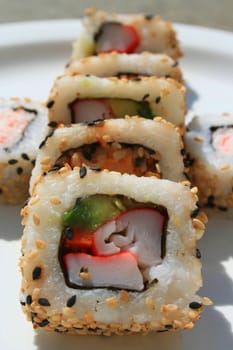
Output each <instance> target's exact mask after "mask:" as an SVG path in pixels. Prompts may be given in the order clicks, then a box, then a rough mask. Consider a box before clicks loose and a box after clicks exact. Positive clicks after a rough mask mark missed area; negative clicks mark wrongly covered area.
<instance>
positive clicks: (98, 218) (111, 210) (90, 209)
mask: <svg viewBox="0 0 233 350" xmlns="http://www.w3.org/2000/svg"><path fill="white" fill-rule="evenodd" d="M123 210H124V205H123V204H121V205H119V198H116V197H110V196H106V195H94V196H90V197H87V198H82V199H80V200H79V201H78V203H77V205H76V206H75V208H73V209H71V210H68V211H67V212H65V214H64V216H63V223H64V225H65V226H69V227H73V228H80V229H88V230H91V231H92V230H94V229H95V228H96V227H98V226H99V225H100V224H101V223H103V222H105V221H107V220H109V219H111V218H113V217H115V216H117V215H119V214H120V212H121V211H123Z"/></svg>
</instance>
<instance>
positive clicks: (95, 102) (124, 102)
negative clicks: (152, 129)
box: [69, 98, 155, 124]
mask: <svg viewBox="0 0 233 350" xmlns="http://www.w3.org/2000/svg"><path fill="white" fill-rule="evenodd" d="M69 108H70V110H71V122H72V123H73V124H75V123H81V122H93V121H95V120H101V119H102V120H104V119H114V118H124V117H125V116H126V115H128V116H139V117H142V118H147V119H153V118H154V117H155V114H154V113H153V112H152V110H151V108H150V106H149V103H148V102H147V101H134V100H131V99H120V98H118V99H117V98H99V99H95V98H85V99H76V100H75V101H73V102H71V103H70V104H69Z"/></svg>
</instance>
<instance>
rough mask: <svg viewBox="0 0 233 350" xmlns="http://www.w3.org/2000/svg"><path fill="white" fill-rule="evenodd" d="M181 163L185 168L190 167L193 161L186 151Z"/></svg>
mask: <svg viewBox="0 0 233 350" xmlns="http://www.w3.org/2000/svg"><path fill="white" fill-rule="evenodd" d="M183 163H184V166H185V167H186V168H188V167H191V166H192V165H193V163H194V159H191V158H190V154H189V153H187V155H186V157H185V158H184V159H183Z"/></svg>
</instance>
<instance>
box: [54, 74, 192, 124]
mask: <svg viewBox="0 0 233 350" xmlns="http://www.w3.org/2000/svg"><path fill="white" fill-rule="evenodd" d="M185 92H186V91H185V87H184V86H183V85H182V84H180V83H178V82H177V81H175V80H173V79H170V78H157V77H155V76H153V77H137V78H135V79H130V80H129V79H118V78H116V77H111V78H101V77H96V76H92V75H91V76H89V75H87V76H85V75H78V74H77V75H63V76H60V77H58V78H57V79H56V80H55V83H54V85H53V87H52V90H51V93H50V96H49V99H48V102H47V107H48V108H49V120H50V122H51V123H52V124H54V123H63V124H70V123H80V122H84V121H85V122H90V121H94V120H97V119H113V118H123V117H125V116H126V115H129V116H135V115H136V116H139V117H144V118H148V119H153V118H154V117H156V116H160V117H163V118H165V119H167V120H168V121H169V122H171V123H173V124H175V125H176V126H178V127H180V128H182V127H183V125H184V118H185V113H186V101H185Z"/></svg>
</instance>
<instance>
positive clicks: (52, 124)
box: [48, 120, 57, 128]
mask: <svg viewBox="0 0 233 350" xmlns="http://www.w3.org/2000/svg"><path fill="white" fill-rule="evenodd" d="M48 126H49V127H50V128H56V127H57V122H55V121H54V120H52V121H51V122H49V123H48Z"/></svg>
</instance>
